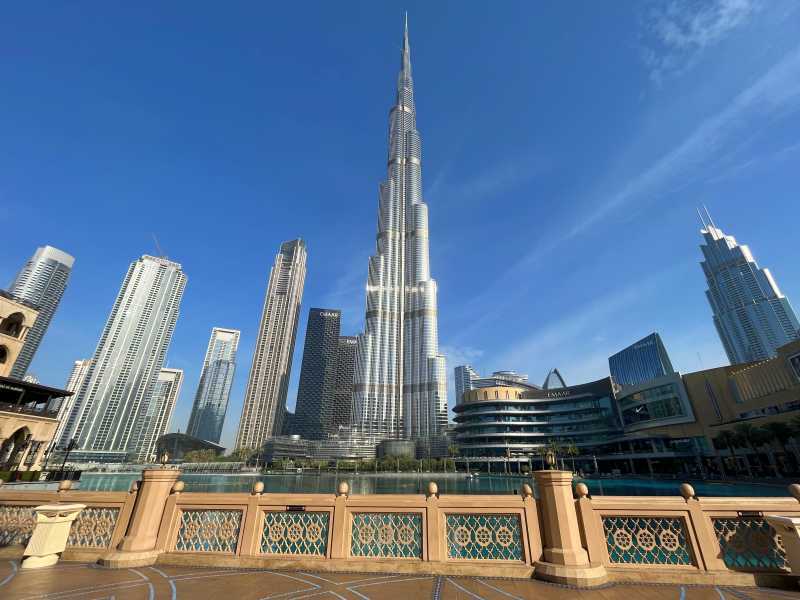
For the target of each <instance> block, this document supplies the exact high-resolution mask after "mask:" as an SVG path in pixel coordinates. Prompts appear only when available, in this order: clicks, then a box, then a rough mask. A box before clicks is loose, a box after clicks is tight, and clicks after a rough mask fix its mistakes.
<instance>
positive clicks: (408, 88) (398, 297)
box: [354, 22, 447, 438]
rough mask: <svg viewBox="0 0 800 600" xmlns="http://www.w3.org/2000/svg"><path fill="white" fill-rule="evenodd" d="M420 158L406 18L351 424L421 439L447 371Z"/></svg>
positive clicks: (434, 420) (442, 407)
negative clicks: (440, 343) (432, 271)
mask: <svg viewBox="0 0 800 600" xmlns="http://www.w3.org/2000/svg"><path fill="white" fill-rule="evenodd" d="M421 156H422V142H421V139H420V134H419V131H417V123H416V110H415V108H414V83H413V80H412V78H411V48H410V45H409V41H408V22H406V27H405V32H404V34H403V48H402V51H401V56H400V72H399V74H398V76H397V95H396V102H395V104H394V106H393V107H392V109H391V111H390V113H389V152H388V169H387V170H388V173H387V178H386V181H384V182H383V183H382V184H381V186H380V191H379V198H378V202H379V204H378V235H377V243H376V246H377V248H376V253H375V254H374V255H373V256H371V257H370V259H369V272H368V278H367V293H366V304H367V306H366V318H365V330H364V333H363V334H361V335H360V336H359V338H358V350H357V360H356V372H355V382H354V383H355V386H354V387H355V392H354V413H355V423H356V425H357V426H359V428H361V430H362V431H363V432H364V433H367V434H372V435H376V436H385V437H406V438H425V437H428V436H431V435H435V434H437V433H439V432H441V431H442V430H443V429H444V427H445V426H446V424H447V378H446V377H447V376H446V373H445V360H444V357H443V356H442V355H441V354H439V345H438V344H439V340H438V325H437V319H438V315H437V302H436V281H435V280H434V279H433V278H431V273H430V261H429V258H428V205H427V204H425V202H424V201H423V199H422V163H421Z"/></svg>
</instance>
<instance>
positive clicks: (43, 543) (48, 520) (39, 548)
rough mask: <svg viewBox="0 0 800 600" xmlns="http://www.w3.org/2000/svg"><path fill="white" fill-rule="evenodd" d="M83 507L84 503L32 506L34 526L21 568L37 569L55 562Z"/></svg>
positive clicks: (64, 547)
mask: <svg viewBox="0 0 800 600" xmlns="http://www.w3.org/2000/svg"><path fill="white" fill-rule="evenodd" d="M84 508H86V505H85V504H45V505H44V506H37V507H36V508H34V509H33V510H35V511H36V528H35V529H34V530H33V535H31V539H30V541H29V542H28V546H27V547H26V548H25V554H24V557H25V558H23V559H22V566H21V568H22V569H38V568H40V567H51V566H53V565H54V564H56V563H57V562H58V559H59V558H60V556H61V553H62V552H64V550H65V549H66V548H67V538H69V530H70V527H71V526H72V522H73V521H74V520H75V519H77V518H78V515H79V514H80V512H81V511H82V510H83V509H84Z"/></svg>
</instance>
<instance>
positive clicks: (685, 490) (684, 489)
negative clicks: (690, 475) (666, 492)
mask: <svg viewBox="0 0 800 600" xmlns="http://www.w3.org/2000/svg"><path fill="white" fill-rule="evenodd" d="M680 491H681V496H683V499H684V500H686V501H687V502H688V501H689V500H691V499H692V498H695V499H697V495H696V494H695V493H694V488H693V487H692V486H691V485H689V484H688V483H682V484H681V488H680Z"/></svg>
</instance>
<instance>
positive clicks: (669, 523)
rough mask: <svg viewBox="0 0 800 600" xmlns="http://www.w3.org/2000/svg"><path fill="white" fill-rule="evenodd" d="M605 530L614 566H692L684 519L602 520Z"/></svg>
mask: <svg viewBox="0 0 800 600" xmlns="http://www.w3.org/2000/svg"><path fill="white" fill-rule="evenodd" d="M603 531H604V533H605V536H606V546H607V548H608V557H609V559H610V560H611V562H612V563H616V564H637V565H691V564H692V553H691V550H690V548H689V543H688V542H687V539H686V526H685V521H684V519H683V518H668V517H603Z"/></svg>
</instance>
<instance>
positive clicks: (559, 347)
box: [495, 265, 688, 381]
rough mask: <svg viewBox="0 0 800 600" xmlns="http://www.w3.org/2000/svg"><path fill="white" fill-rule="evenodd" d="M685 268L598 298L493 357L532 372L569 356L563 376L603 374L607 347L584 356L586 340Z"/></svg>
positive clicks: (580, 377)
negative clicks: (579, 358)
mask: <svg viewBox="0 0 800 600" xmlns="http://www.w3.org/2000/svg"><path fill="white" fill-rule="evenodd" d="M687 268H688V267H687V266H686V265H676V266H674V267H673V268H671V269H668V270H664V271H660V272H658V273H656V274H654V275H652V276H651V277H648V278H646V279H644V280H642V281H639V282H636V283H634V284H632V285H629V286H627V287H624V288H620V289H615V290H614V291H613V292H611V293H608V294H606V295H605V296H601V297H599V298H597V299H596V300H595V301H594V302H592V303H589V304H586V305H585V306H584V307H583V308H581V309H580V310H579V311H577V312H574V313H572V314H570V315H567V316H565V317H562V318H560V319H558V320H555V321H552V322H550V323H548V324H547V325H545V326H544V327H542V328H539V329H538V330H535V331H534V332H533V333H532V334H531V335H529V336H527V337H525V338H523V339H521V340H519V341H517V342H516V343H514V344H513V345H511V346H510V347H509V348H507V349H506V350H505V351H503V352H502V353H500V354H499V355H498V356H497V357H495V361H496V364H498V365H502V368H504V369H516V370H518V371H524V372H528V371H531V372H532V375H533V373H534V372H536V371H542V372H546V371H547V370H548V369H549V368H552V367H558V366H559V365H558V364H555V362H557V361H559V360H565V359H568V360H569V365H570V368H571V369H572V372H571V373H564V376H565V377H566V376H567V375H569V376H570V377H571V378H572V380H573V381H577V380H584V378H586V377H594V376H602V373H603V372H605V371H607V363H606V360H607V358H608V352H607V349H606V348H600V349H599V350H598V351H597V352H595V354H593V355H589V356H588V357H587V356H586V354H587V352H586V351H587V344H586V341H587V340H592V339H593V338H595V337H596V336H599V335H602V334H600V333H598V330H599V328H600V327H602V326H604V325H605V324H607V323H610V322H614V320H615V319H614V317H615V316H617V315H619V314H620V313H622V312H623V311H626V310H629V309H630V308H631V307H633V306H636V305H640V304H642V303H643V302H644V300H645V298H646V297H647V296H649V295H652V294H653V293H655V292H657V291H658V290H660V289H663V288H664V286H665V284H666V282H667V280H669V279H670V278H672V277H674V276H675V275H676V274H679V273H680V272H681V271H683V270H685V269H687ZM596 344H600V342H596ZM575 354H578V355H582V356H584V359H583V362H576V361H575V359H574V355H575ZM604 365H605V366H604ZM598 369H599V371H598ZM603 369H605V371H603ZM534 379H535V377H534Z"/></svg>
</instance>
